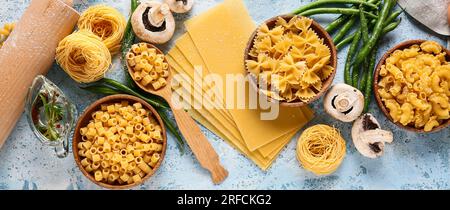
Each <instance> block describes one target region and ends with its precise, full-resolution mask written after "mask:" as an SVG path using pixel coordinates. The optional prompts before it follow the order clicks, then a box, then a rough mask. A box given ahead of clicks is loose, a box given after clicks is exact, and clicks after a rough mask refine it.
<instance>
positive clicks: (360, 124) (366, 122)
mask: <svg viewBox="0 0 450 210" xmlns="http://www.w3.org/2000/svg"><path fill="white" fill-rule="evenodd" d="M352 139H353V144H354V145H355V147H356V149H357V150H358V151H359V153H361V154H362V155H364V156H365V157H368V158H377V157H380V156H382V155H383V153H384V145H385V143H391V142H392V141H393V139H394V137H393V135H392V132H391V131H387V130H382V129H381V128H380V124H379V123H378V121H377V119H375V117H374V116H373V115H371V114H369V113H367V114H364V115H362V116H361V117H359V118H358V119H357V120H356V121H355V122H354V123H353V127H352Z"/></svg>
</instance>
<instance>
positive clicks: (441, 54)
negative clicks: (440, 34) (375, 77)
mask: <svg viewBox="0 0 450 210" xmlns="http://www.w3.org/2000/svg"><path fill="white" fill-rule="evenodd" d="M445 55H446V53H445V51H443V48H442V47H441V46H440V45H439V44H438V43H436V42H434V41H425V42H423V43H422V44H421V45H420V46H419V45H413V46H411V47H410V48H408V49H404V50H396V51H395V52H393V53H392V54H391V55H390V57H389V58H387V59H386V64H385V65H383V66H382V67H381V70H380V73H379V75H380V77H381V79H380V81H379V82H378V87H379V89H378V94H379V95H380V97H381V100H382V101H383V103H384V105H385V106H386V108H387V109H388V110H389V115H390V116H391V117H392V119H393V120H394V122H400V123H401V124H402V125H404V126H414V127H416V128H423V129H424V131H430V130H432V129H433V128H434V127H437V126H439V125H441V124H443V123H444V122H445V121H447V120H449V119H450V114H449V112H450V105H449V97H450V90H449V85H448V84H449V83H450V63H449V62H448V61H446V60H445Z"/></svg>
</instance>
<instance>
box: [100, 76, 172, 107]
mask: <svg viewBox="0 0 450 210" xmlns="http://www.w3.org/2000/svg"><path fill="white" fill-rule="evenodd" d="M100 82H102V83H104V84H107V85H109V86H112V87H114V88H116V89H118V90H120V91H122V92H125V93H127V94H130V95H134V96H137V97H139V98H142V99H143V100H145V101H146V102H148V103H149V104H151V105H152V106H154V107H155V108H162V109H169V106H168V105H167V104H166V103H164V102H163V101H161V100H159V99H157V98H156V97H155V96H154V98H148V97H145V96H143V95H142V94H140V93H138V92H136V91H135V90H133V89H131V88H129V87H127V86H126V85H123V84H122V83H120V82H118V81H116V80H113V79H109V78H103V79H102V80H100Z"/></svg>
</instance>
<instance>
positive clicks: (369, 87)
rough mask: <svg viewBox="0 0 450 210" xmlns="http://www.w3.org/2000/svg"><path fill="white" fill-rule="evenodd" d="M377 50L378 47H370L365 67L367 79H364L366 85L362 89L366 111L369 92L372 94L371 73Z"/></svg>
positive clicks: (372, 72)
mask: <svg viewBox="0 0 450 210" xmlns="http://www.w3.org/2000/svg"><path fill="white" fill-rule="evenodd" d="M377 51H378V47H374V48H373V49H372V55H371V56H370V61H369V68H368V69H367V79H366V81H365V82H366V85H365V90H364V112H367V110H368V108H369V104H370V100H371V94H372V85H373V82H374V81H373V74H374V69H375V63H376V60H377Z"/></svg>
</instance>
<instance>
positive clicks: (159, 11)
mask: <svg viewBox="0 0 450 210" xmlns="http://www.w3.org/2000/svg"><path fill="white" fill-rule="evenodd" d="M131 24H132V26H133V31H134V33H135V34H136V36H137V37H139V39H141V40H142V41H145V42H149V43H154V44H164V43H166V42H167V41H169V40H170V39H171V38H172V36H173V34H174V32H175V19H174V18H173V15H172V13H171V12H170V8H169V5H167V4H165V3H160V2H157V1H148V2H142V3H141V4H140V5H139V6H138V7H137V8H136V10H135V11H134V13H133V16H132V17H131Z"/></svg>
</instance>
